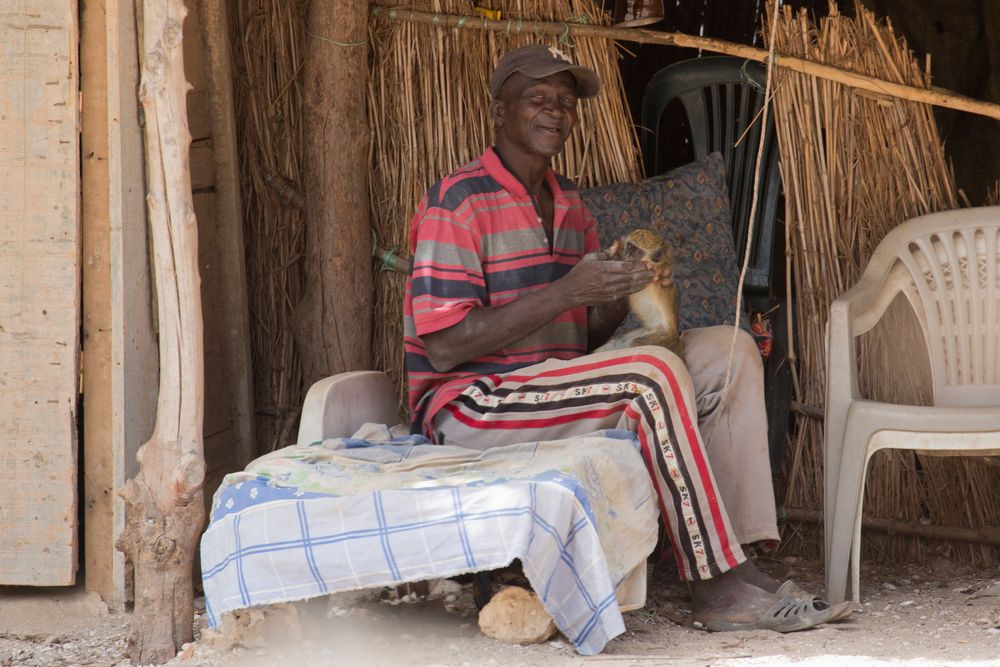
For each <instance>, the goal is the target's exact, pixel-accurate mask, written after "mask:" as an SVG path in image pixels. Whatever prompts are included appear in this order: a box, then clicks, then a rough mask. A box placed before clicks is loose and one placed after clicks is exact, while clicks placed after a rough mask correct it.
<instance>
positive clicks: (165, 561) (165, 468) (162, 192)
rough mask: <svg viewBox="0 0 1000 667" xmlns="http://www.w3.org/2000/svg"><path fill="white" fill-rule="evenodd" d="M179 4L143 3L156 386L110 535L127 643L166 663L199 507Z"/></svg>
mask: <svg viewBox="0 0 1000 667" xmlns="http://www.w3.org/2000/svg"><path fill="white" fill-rule="evenodd" d="M185 14H186V10H185V8H184V4H183V2H182V0H162V1H161V2H151V3H146V5H145V7H144V8H143V28H142V32H143V35H142V36H143V41H142V43H143V49H144V51H145V57H144V59H143V71H142V84H141V86H140V88H139V97H140V100H141V101H142V106H143V110H144V111H145V119H146V128H145V138H146V158H147V159H146V165H147V177H148V184H147V185H148V188H147V193H148V194H147V197H146V202H147V206H148V211H149V225H150V230H151V234H152V239H153V244H152V245H153V267H154V270H155V277H156V295H157V306H158V312H159V325H160V337H159V350H160V389H159V397H158V400H157V411H156V426H155V428H154V430H153V435H152V437H151V438H150V439H149V441H148V442H146V443H145V444H144V445H143V446H142V447H141V448H140V449H139V453H138V455H137V459H138V462H139V473H138V475H136V476H135V477H134V478H132V479H131V480H129V482H128V483H127V484H126V485H125V487H124V488H123V489H122V492H121V495H122V498H123V499H124V500H125V529H124V531H123V533H122V535H121V537H120V538H119V539H118V543H117V546H118V548H119V549H120V550H121V551H123V552H124V553H125V557H126V560H128V561H129V562H130V563H131V565H132V567H133V570H134V573H135V589H134V590H135V609H134V614H133V619H132V625H131V630H130V633H129V648H128V653H129V655H130V656H131V658H132V660H133V662H136V663H139V664H147V663H163V662H166V661H167V660H169V659H170V658H172V657H173V656H174V655H175V654H176V652H177V649H178V648H179V647H180V646H181V644H183V643H184V642H187V641H190V640H191V638H192V634H193V627H192V623H193V616H194V604H193V589H192V585H191V573H192V563H193V558H194V555H195V553H196V546H197V541H198V535H199V534H200V532H201V528H202V522H203V520H204V512H205V510H204V506H203V503H202V483H203V481H204V475H205V460H204V453H203V444H202V421H203V402H204V377H203V365H204V361H203V341H202V319H201V292H200V280H199V276H198V229H197V224H196V220H195V216H194V208H193V202H192V197H191V174H190V166H189V163H188V157H189V152H188V151H189V146H190V144H191V134H190V132H189V130H188V124H187V111H186V104H185V98H186V95H187V91H188V89H189V86H188V83H187V81H186V80H185V78H184V63H183V54H182V50H181V42H182V39H183V30H182V25H183V23H184V16H185Z"/></svg>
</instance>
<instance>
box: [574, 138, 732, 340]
mask: <svg viewBox="0 0 1000 667" xmlns="http://www.w3.org/2000/svg"><path fill="white" fill-rule="evenodd" d="M582 196H583V201H584V203H585V204H586V206H587V208H588V209H589V210H590V212H591V213H593V214H594V216H595V217H596V218H597V231H598V234H599V235H600V238H601V245H602V246H603V247H608V246H609V245H611V243H612V242H613V241H614V240H615V239H616V238H619V237H621V236H623V235H625V234H627V233H628V232H629V231H630V230H632V229H635V228H637V227H646V228H649V229H653V230H655V231H657V232H659V233H660V234H661V235H662V236H663V237H664V238H665V239H666V240H667V242H668V243H670V244H671V246H672V247H673V255H674V281H675V282H676V284H677V286H678V301H679V304H680V319H681V329H692V328H694V327H707V326H712V325H715V324H731V323H732V321H733V313H734V311H735V310H736V287H737V285H738V284H739V268H738V264H737V262H736V252H735V250H734V249H733V232H732V222H731V218H732V214H731V213H730V211H729V192H728V188H727V186H726V174H725V165H724V163H723V158H722V155H721V154H720V153H712V154H711V155H708V156H706V157H704V158H702V159H701V160H696V161H694V162H691V163H690V164H686V165H684V166H682V167H678V168H677V169H674V170H672V171H669V172H667V173H665V174H662V175H660V176H656V177H654V178H649V179H646V180H644V181H641V182H639V183H616V184H614V185H606V186H602V187H599V188H592V189H590V190H586V191H584V192H583V193H582ZM740 319H741V324H743V326H744V327H745V328H747V326H748V325H747V322H746V317H745V316H743V317H741V318H740ZM638 324H639V323H638V321H636V320H635V319H634V318H633V316H632V315H629V319H628V320H627V321H626V322H625V324H623V325H622V328H623V329H625V330H627V329H631V328H634V327H636V326H638Z"/></svg>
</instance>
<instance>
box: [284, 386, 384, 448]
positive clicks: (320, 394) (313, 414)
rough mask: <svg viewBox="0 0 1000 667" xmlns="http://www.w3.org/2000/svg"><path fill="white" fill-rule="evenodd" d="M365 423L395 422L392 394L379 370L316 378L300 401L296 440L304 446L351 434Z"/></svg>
mask: <svg viewBox="0 0 1000 667" xmlns="http://www.w3.org/2000/svg"><path fill="white" fill-rule="evenodd" d="M365 422H373V423H376V424H388V425H389V426H392V425H394V424H396V423H398V422H399V412H398V403H397V401H396V393H395V390H394V389H393V386H392V381H391V380H389V376H388V375H386V374H385V373H383V372H381V371H351V372H348V373H338V374H337V375H332V376H330V377H327V378H323V379H322V380H319V381H318V382H316V383H315V384H313V386H312V387H310V388H309V392H308V393H307V394H306V398H305V400H304V401H303V402H302V418H301V420H300V421H299V434H298V438H297V439H296V442H297V443H298V444H300V445H308V444H311V443H313V442H317V441H320V440H325V439H326V438H343V437H348V436H350V435H353V434H354V433H355V432H356V431H357V430H358V428H360V427H361V425H362V424H364V423H365Z"/></svg>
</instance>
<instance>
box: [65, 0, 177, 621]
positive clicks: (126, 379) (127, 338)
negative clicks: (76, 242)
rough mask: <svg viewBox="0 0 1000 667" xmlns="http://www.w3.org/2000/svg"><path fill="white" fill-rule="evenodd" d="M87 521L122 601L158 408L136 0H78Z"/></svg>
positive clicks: (95, 551) (107, 590)
mask: <svg viewBox="0 0 1000 667" xmlns="http://www.w3.org/2000/svg"><path fill="white" fill-rule="evenodd" d="M80 6H81V38H80V42H81V43H80V47H81V48H80V71H81V81H80V85H81V90H82V91H83V122H82V142H83V143H82V155H83V160H82V177H83V188H82V197H81V200H82V216H83V219H82V237H83V368H84V372H83V446H82V450H83V475H84V479H83V499H82V500H83V503H84V513H83V528H84V557H83V560H84V567H85V572H86V588H87V590H90V591H95V592H97V593H99V594H100V595H101V597H103V598H104V600H105V601H106V602H107V603H108V604H109V605H111V606H112V607H113V608H115V609H121V608H123V607H124V604H125V602H126V599H127V598H128V597H129V594H128V592H127V591H126V576H125V572H124V569H125V563H124V557H123V556H122V554H121V553H120V552H119V551H117V550H116V549H115V547H114V543H115V540H116V539H117V538H118V535H119V534H120V533H121V531H122V528H123V527H124V507H123V504H122V500H121V498H119V496H118V490H119V489H120V488H121V486H122V484H124V482H125V480H126V479H128V478H129V477H131V476H133V475H134V474H135V473H136V468H137V467H136V460H135V454H136V451H137V450H138V448H139V446H140V445H141V444H142V443H143V442H145V441H146V440H147V439H148V438H149V435H150V434H151V433H152V430H153V423H154V421H155V417H156V395H157V363H158V360H157V348H156V340H155V332H154V325H153V314H152V292H151V289H152V287H151V276H150V269H149V256H148V243H147V238H146V236H147V235H146V208H145V201H144V197H145V187H144V183H143V155H142V134H141V130H140V128H139V112H138V104H139V103H138V99H137V96H136V90H137V86H138V75H139V72H138V69H139V65H138V51H137V47H136V34H135V15H134V9H133V3H132V2H131V0H83V2H81V3H80Z"/></svg>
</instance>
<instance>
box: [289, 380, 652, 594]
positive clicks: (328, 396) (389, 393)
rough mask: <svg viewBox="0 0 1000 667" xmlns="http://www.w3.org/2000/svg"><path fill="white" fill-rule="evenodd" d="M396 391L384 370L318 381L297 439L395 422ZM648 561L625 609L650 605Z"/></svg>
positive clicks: (633, 579)
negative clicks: (647, 579)
mask: <svg viewBox="0 0 1000 667" xmlns="http://www.w3.org/2000/svg"><path fill="white" fill-rule="evenodd" d="M396 406H397V403H396V392H395V390H394V389H393V386H392V381H391V380H390V379H389V376H388V375H386V374H385V373H383V372H381V371H350V372H347V373H339V374H337V375H332V376H330V377H326V378H323V379H322V380H319V381H317V382H316V383H314V384H313V385H312V386H311V387H310V388H309V391H308V392H307V393H306V398H305V400H304V401H303V403H302V417H301V420H300V421H299V433H298V438H297V440H296V442H297V443H298V444H299V445H310V444H312V443H314V442H319V441H322V440H325V439H327V438H346V437H349V436H351V435H354V433H356V432H357V430H358V429H359V428H361V426H362V425H364V424H365V423H366V422H371V423H373V424H386V425H388V426H392V425H394V424H395V423H396V422H397V421H399V417H398V412H397V407H396ZM646 578H647V577H646V561H645V560H643V561H642V562H641V563H639V564H638V565H636V566H635V567H634V568H632V570H631V571H630V572H629V573H628V575H627V576H626V577H625V579H624V580H623V581H622V582H621V583H619V584H618V587H617V588H616V589H615V593H616V594H617V597H618V606H619V608H620V609H621V610H622V611H623V612H626V611H632V610H634V609H641V608H642V607H643V606H644V605H645V604H646Z"/></svg>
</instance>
